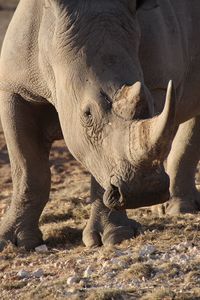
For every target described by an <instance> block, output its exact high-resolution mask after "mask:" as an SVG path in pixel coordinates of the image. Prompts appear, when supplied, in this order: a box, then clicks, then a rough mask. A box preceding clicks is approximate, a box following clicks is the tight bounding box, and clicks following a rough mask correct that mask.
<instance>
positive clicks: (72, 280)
mask: <svg viewBox="0 0 200 300" xmlns="http://www.w3.org/2000/svg"><path fill="white" fill-rule="evenodd" d="M78 281H79V280H78V277H77V276H75V275H74V276H70V277H69V278H68V279H67V284H68V285H72V284H75V283H77V282H78Z"/></svg>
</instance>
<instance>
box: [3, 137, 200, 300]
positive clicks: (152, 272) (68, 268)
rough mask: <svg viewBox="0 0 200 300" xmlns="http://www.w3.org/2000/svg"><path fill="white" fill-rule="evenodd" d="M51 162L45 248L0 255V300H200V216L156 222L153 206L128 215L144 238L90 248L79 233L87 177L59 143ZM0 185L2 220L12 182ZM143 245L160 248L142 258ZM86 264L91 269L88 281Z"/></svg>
mask: <svg viewBox="0 0 200 300" xmlns="http://www.w3.org/2000/svg"><path fill="white" fill-rule="evenodd" d="M2 149H3V152H1V154H2V155H3V157H4V158H5V157H6V150H5V148H4V147H3V148H2ZM0 159H1V155H0ZM51 162H52V176H53V180H52V192H51V199H50V201H49V203H48V204H47V207H46V208H45V210H44V212H43V215H42V217H41V220H40V227H41V229H42V231H43V233H44V238H45V243H46V245H47V246H48V251H47V252H46V253H36V252H26V251H24V250H23V249H17V248H15V247H13V246H12V245H10V246H8V247H7V248H6V249H5V250H4V251H3V252H2V253H1V254H0V282H1V283H0V294H1V296H2V299H9V300H10V299H48V300H49V299H89V300H91V299H143V300H144V299H152V300H153V299H154V300H155V299H198V298H200V247H199V242H200V236H199V221H200V215H185V216H180V217H177V218H169V217H167V218H157V217H154V216H152V215H151V213H150V211H149V210H148V209H141V210H135V211H134V210H132V211H129V216H130V217H132V218H134V219H136V220H137V221H139V222H141V223H142V224H143V231H144V233H143V234H142V235H140V236H138V237H137V238H136V239H132V240H130V241H125V242H123V243H122V244H121V245H118V246H116V247H101V248H97V249H86V248H85V247H84V245H83V244H82V240H81V234H82V229H83V228H84V226H85V224H86V221H87V219H88V216H89V210H90V205H89V204H87V201H86V200H87V199H88V197H89V183H90V176H89V174H88V173H87V172H86V171H85V170H84V169H83V168H82V167H81V166H79V165H78V163H77V162H75V161H74V160H73V159H72V157H71V155H70V154H69V153H68V152H67V151H66V150H65V148H64V146H63V144H62V143H61V142H59V143H56V144H55V145H54V149H53V152H52V154H51ZM8 168H9V167H8V161H7V160H6V163H5V164H3V165H2V169H3V172H5V171H6V170H7V171H6V172H7V173H6V174H9V172H8ZM65 170H66V171H65ZM0 180H1V181H2V180H4V181H3V186H2V190H1V191H0V208H1V207H3V209H2V210H1V209H0V212H1V215H2V214H3V211H4V207H5V204H6V202H7V201H9V199H10V195H11V189H12V187H11V182H10V180H7V179H5V178H3V176H2V177H1V176H0ZM145 245H152V246H154V247H155V251H153V252H152V253H150V254H147V255H143V256H142V255H141V249H143V247H144V246H145ZM88 266H89V267H90V269H91V272H90V273H89V275H88V276H84V272H85V270H86V269H87V267H88ZM37 269H42V270H43V272H44V274H43V276H41V277H40V278H35V277H34V276H30V278H27V279H22V278H20V277H19V276H18V275H17V273H18V272H19V271H20V270H26V271H28V272H30V274H32V273H33V272H34V271H35V270H37ZM71 276H72V277H73V276H76V279H77V280H76V282H75V283H73V284H69V283H68V279H69V277H71Z"/></svg>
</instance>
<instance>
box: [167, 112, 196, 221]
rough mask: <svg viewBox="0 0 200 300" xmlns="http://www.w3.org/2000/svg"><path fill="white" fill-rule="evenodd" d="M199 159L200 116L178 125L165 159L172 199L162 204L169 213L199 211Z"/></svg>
mask: <svg viewBox="0 0 200 300" xmlns="http://www.w3.org/2000/svg"><path fill="white" fill-rule="evenodd" d="M199 159H200V117H196V118H193V119H191V120H189V121H187V122H185V123H183V124H182V125H180V127H179V129H178V132H177V134H176V136H175V140H174V142H173V145H172V149H171V152H170V155H169V157H168V160H167V172H168V174H169V176H170V193H171V197H172V198H171V199H170V200H169V201H168V202H166V203H165V204H164V205H163V206H162V210H161V211H162V212H163V213H166V214H169V215H177V214H179V213H195V212H198V211H199V210H200V195H199V192H198V191H197V189H196V186H195V172H196V167H197V163H198V161H199Z"/></svg>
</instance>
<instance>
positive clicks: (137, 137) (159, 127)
mask: <svg viewBox="0 0 200 300" xmlns="http://www.w3.org/2000/svg"><path fill="white" fill-rule="evenodd" d="M175 105H176V95H175V89H174V85H173V83H172V81H170V82H169V84H168V88H167V94H166V100H165V105H164V109H163V111H162V113H161V114H160V115H157V116H155V117H153V118H150V119H146V120H140V121H133V122H132V123H131V125H130V141H129V142H130V144H129V150H130V157H131V158H130V160H133V161H134V162H135V161H136V160H137V161H138V159H139V160H144V159H147V160H154V159H160V160H162V161H163V160H164V159H165V158H166V156H167V154H168V153H169V150H170V147H171V142H172V139H173V133H174V125H175V124H174V123H175V122H174V121H175V113H176V110H175Z"/></svg>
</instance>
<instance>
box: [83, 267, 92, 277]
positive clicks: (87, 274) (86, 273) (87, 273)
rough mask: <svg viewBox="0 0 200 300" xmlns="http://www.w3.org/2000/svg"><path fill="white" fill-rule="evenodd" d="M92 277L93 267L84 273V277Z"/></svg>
mask: <svg viewBox="0 0 200 300" xmlns="http://www.w3.org/2000/svg"><path fill="white" fill-rule="evenodd" d="M90 275H92V268H91V266H88V267H87V269H86V270H85V272H84V275H83V277H89V276H90Z"/></svg>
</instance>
